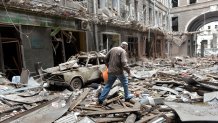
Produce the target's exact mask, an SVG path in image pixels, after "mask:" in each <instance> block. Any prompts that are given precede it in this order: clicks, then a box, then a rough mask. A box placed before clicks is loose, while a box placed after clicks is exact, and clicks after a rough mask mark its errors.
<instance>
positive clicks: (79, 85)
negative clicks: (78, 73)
mask: <svg viewBox="0 0 218 123" xmlns="http://www.w3.org/2000/svg"><path fill="white" fill-rule="evenodd" d="M70 86H71V87H72V89H73V90H76V89H81V88H82V86H83V82H82V80H81V79H80V78H73V79H72V81H71V82H70Z"/></svg>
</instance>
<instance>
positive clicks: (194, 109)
mask: <svg viewBox="0 0 218 123" xmlns="http://www.w3.org/2000/svg"><path fill="white" fill-rule="evenodd" d="M96 55H97V58H101V57H102V58H103V57H104V55H103V54H100V55H99V53H93V52H92V53H88V55H87V53H82V54H79V55H78V56H72V57H71V58H70V59H69V60H68V61H67V62H66V63H62V64H60V65H58V66H56V67H52V68H47V69H44V70H43V69H42V71H43V72H44V73H43V72H42V71H41V72H40V71H39V70H40V69H39V68H38V69H37V70H38V71H39V73H41V74H40V75H44V74H45V73H46V74H48V75H49V76H50V77H51V75H52V77H53V76H55V75H60V74H61V75H64V74H63V72H64V73H67V72H69V71H71V72H72V71H74V70H77V71H78V70H81V69H82V68H83V67H84V66H86V67H88V68H92V67H95V66H94V65H89V63H87V62H85V64H84V63H82V61H81V60H78V58H79V57H80V58H89V59H91V58H96ZM99 56H101V57H99ZM78 61H79V62H78ZM88 61H90V60H88ZM175 61H176V62H175ZM136 63H137V64H132V65H131V70H132V73H133V76H131V77H129V91H130V92H131V94H132V95H133V98H132V99H131V100H130V101H129V102H125V100H124V91H123V89H122V84H121V83H120V82H119V80H117V81H116V82H115V83H114V85H113V86H112V89H111V91H110V93H109V95H108V97H107V99H106V100H105V102H104V103H103V105H98V104H97V103H96V102H97V99H98V96H99V94H100V92H101V89H102V88H103V87H104V81H103V79H98V80H96V81H93V82H91V83H86V84H85V85H84V86H83V87H81V89H79V88H77V89H74V90H66V89H65V88H64V87H63V86H60V85H56V86H54V85H52V84H49V83H50V82H51V81H54V79H53V80H52V79H50V80H49V81H48V79H45V77H43V80H42V83H43V82H46V83H48V84H49V86H48V87H47V86H46V87H45V86H42V85H43V84H42V83H38V82H37V81H36V80H35V79H34V78H33V77H31V76H30V77H28V76H26V78H28V79H25V84H19V83H18V84H17V83H16V84H14V83H12V82H10V81H9V80H7V79H6V78H5V77H4V75H3V74H0V75H1V76H0V122H3V123H6V122H24V123H25V122H54V123H70V122H80V123H83V122H84V123H85V122H91V123H105V122H128V123H131V122H136V123H145V122H146V123H160V122H167V123H171V122H181V121H182V122H183V121H195V122H200V121H204V122H207V121H214V122H218V119H217V114H218V112H217V104H218V97H217V95H218V94H217V92H216V90H217V88H218V81H217V78H218V74H217V73H218V69H217V66H216V64H215V63H216V61H215V60H208V59H203V58H202V59H199V58H187V57H177V58H175V59H172V60H170V59H156V60H148V59H147V60H146V62H145V61H144V62H143V61H139V62H136ZM81 64H83V65H81ZM102 64H103V62H102ZM83 70H84V71H86V68H83ZM45 71H46V72H45ZM96 71H98V72H99V70H97V69H95V70H93V73H94V72H96ZM26 75H27V74H26ZM67 75H68V77H69V76H70V75H71V74H66V76H67ZM58 77H61V76H58ZM99 77H101V76H99ZM27 80H28V81H27ZM77 81H78V80H77ZM26 82H28V83H26ZM59 82H60V81H59ZM29 83H32V84H29ZM62 83H68V81H66V80H65V79H62ZM61 88H63V89H65V90H63V89H62V90H61ZM67 89H69V88H67Z"/></svg>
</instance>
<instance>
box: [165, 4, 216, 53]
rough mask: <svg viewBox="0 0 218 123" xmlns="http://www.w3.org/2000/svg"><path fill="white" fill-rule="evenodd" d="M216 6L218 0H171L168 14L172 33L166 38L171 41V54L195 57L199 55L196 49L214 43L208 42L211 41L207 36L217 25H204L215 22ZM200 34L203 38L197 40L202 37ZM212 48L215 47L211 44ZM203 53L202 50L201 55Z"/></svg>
mask: <svg viewBox="0 0 218 123" xmlns="http://www.w3.org/2000/svg"><path fill="white" fill-rule="evenodd" d="M217 6H218V1H216V0H172V9H171V11H170V14H171V21H172V31H173V32H174V33H172V34H171V35H170V36H169V38H168V39H169V42H171V45H169V47H170V49H171V50H170V52H171V55H172V56H176V55H177V56H179V55H180V56H181V55H182V56H191V57H193V56H194V57H196V56H199V55H198V51H197V50H198V49H204V48H207V47H210V45H214V44H210V42H212V41H210V38H208V36H209V35H213V34H212V33H213V32H214V31H213V29H214V28H215V30H216V28H217V26H216V25H214V27H209V26H208V27H206V28H205V27H204V26H205V25H207V24H209V25H210V24H211V23H212V22H215V23H217V18H218V16H217V12H218V7H217ZM210 33H211V34H210ZM208 34H209V35H208ZM199 35H200V36H199ZM201 35H204V39H201V40H200V41H199V42H197V40H198V39H199V37H202V36H201ZM214 38H215V36H214ZM201 47H202V48H201ZM212 48H213V49H212ZM212 48H211V49H210V50H214V48H216V47H213V46H212ZM215 50H216V49H215ZM203 54H204V53H203V50H202V53H201V56H202V57H203V56H204V55H203ZM216 54H217V53H216Z"/></svg>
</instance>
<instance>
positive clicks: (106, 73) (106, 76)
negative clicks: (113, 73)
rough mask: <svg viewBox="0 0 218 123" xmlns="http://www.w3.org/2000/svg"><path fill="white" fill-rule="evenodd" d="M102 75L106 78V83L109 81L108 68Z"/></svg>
mask: <svg viewBox="0 0 218 123" xmlns="http://www.w3.org/2000/svg"><path fill="white" fill-rule="evenodd" d="M102 77H103V79H104V83H106V82H107V81H108V68H106V70H105V71H103V72H102Z"/></svg>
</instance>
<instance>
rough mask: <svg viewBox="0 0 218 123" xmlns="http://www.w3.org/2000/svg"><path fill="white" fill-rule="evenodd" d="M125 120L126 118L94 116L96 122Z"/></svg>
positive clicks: (104, 122)
mask: <svg viewBox="0 0 218 123" xmlns="http://www.w3.org/2000/svg"><path fill="white" fill-rule="evenodd" d="M123 120H124V118H94V121H95V122H96V123H109V122H120V121H123Z"/></svg>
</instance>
